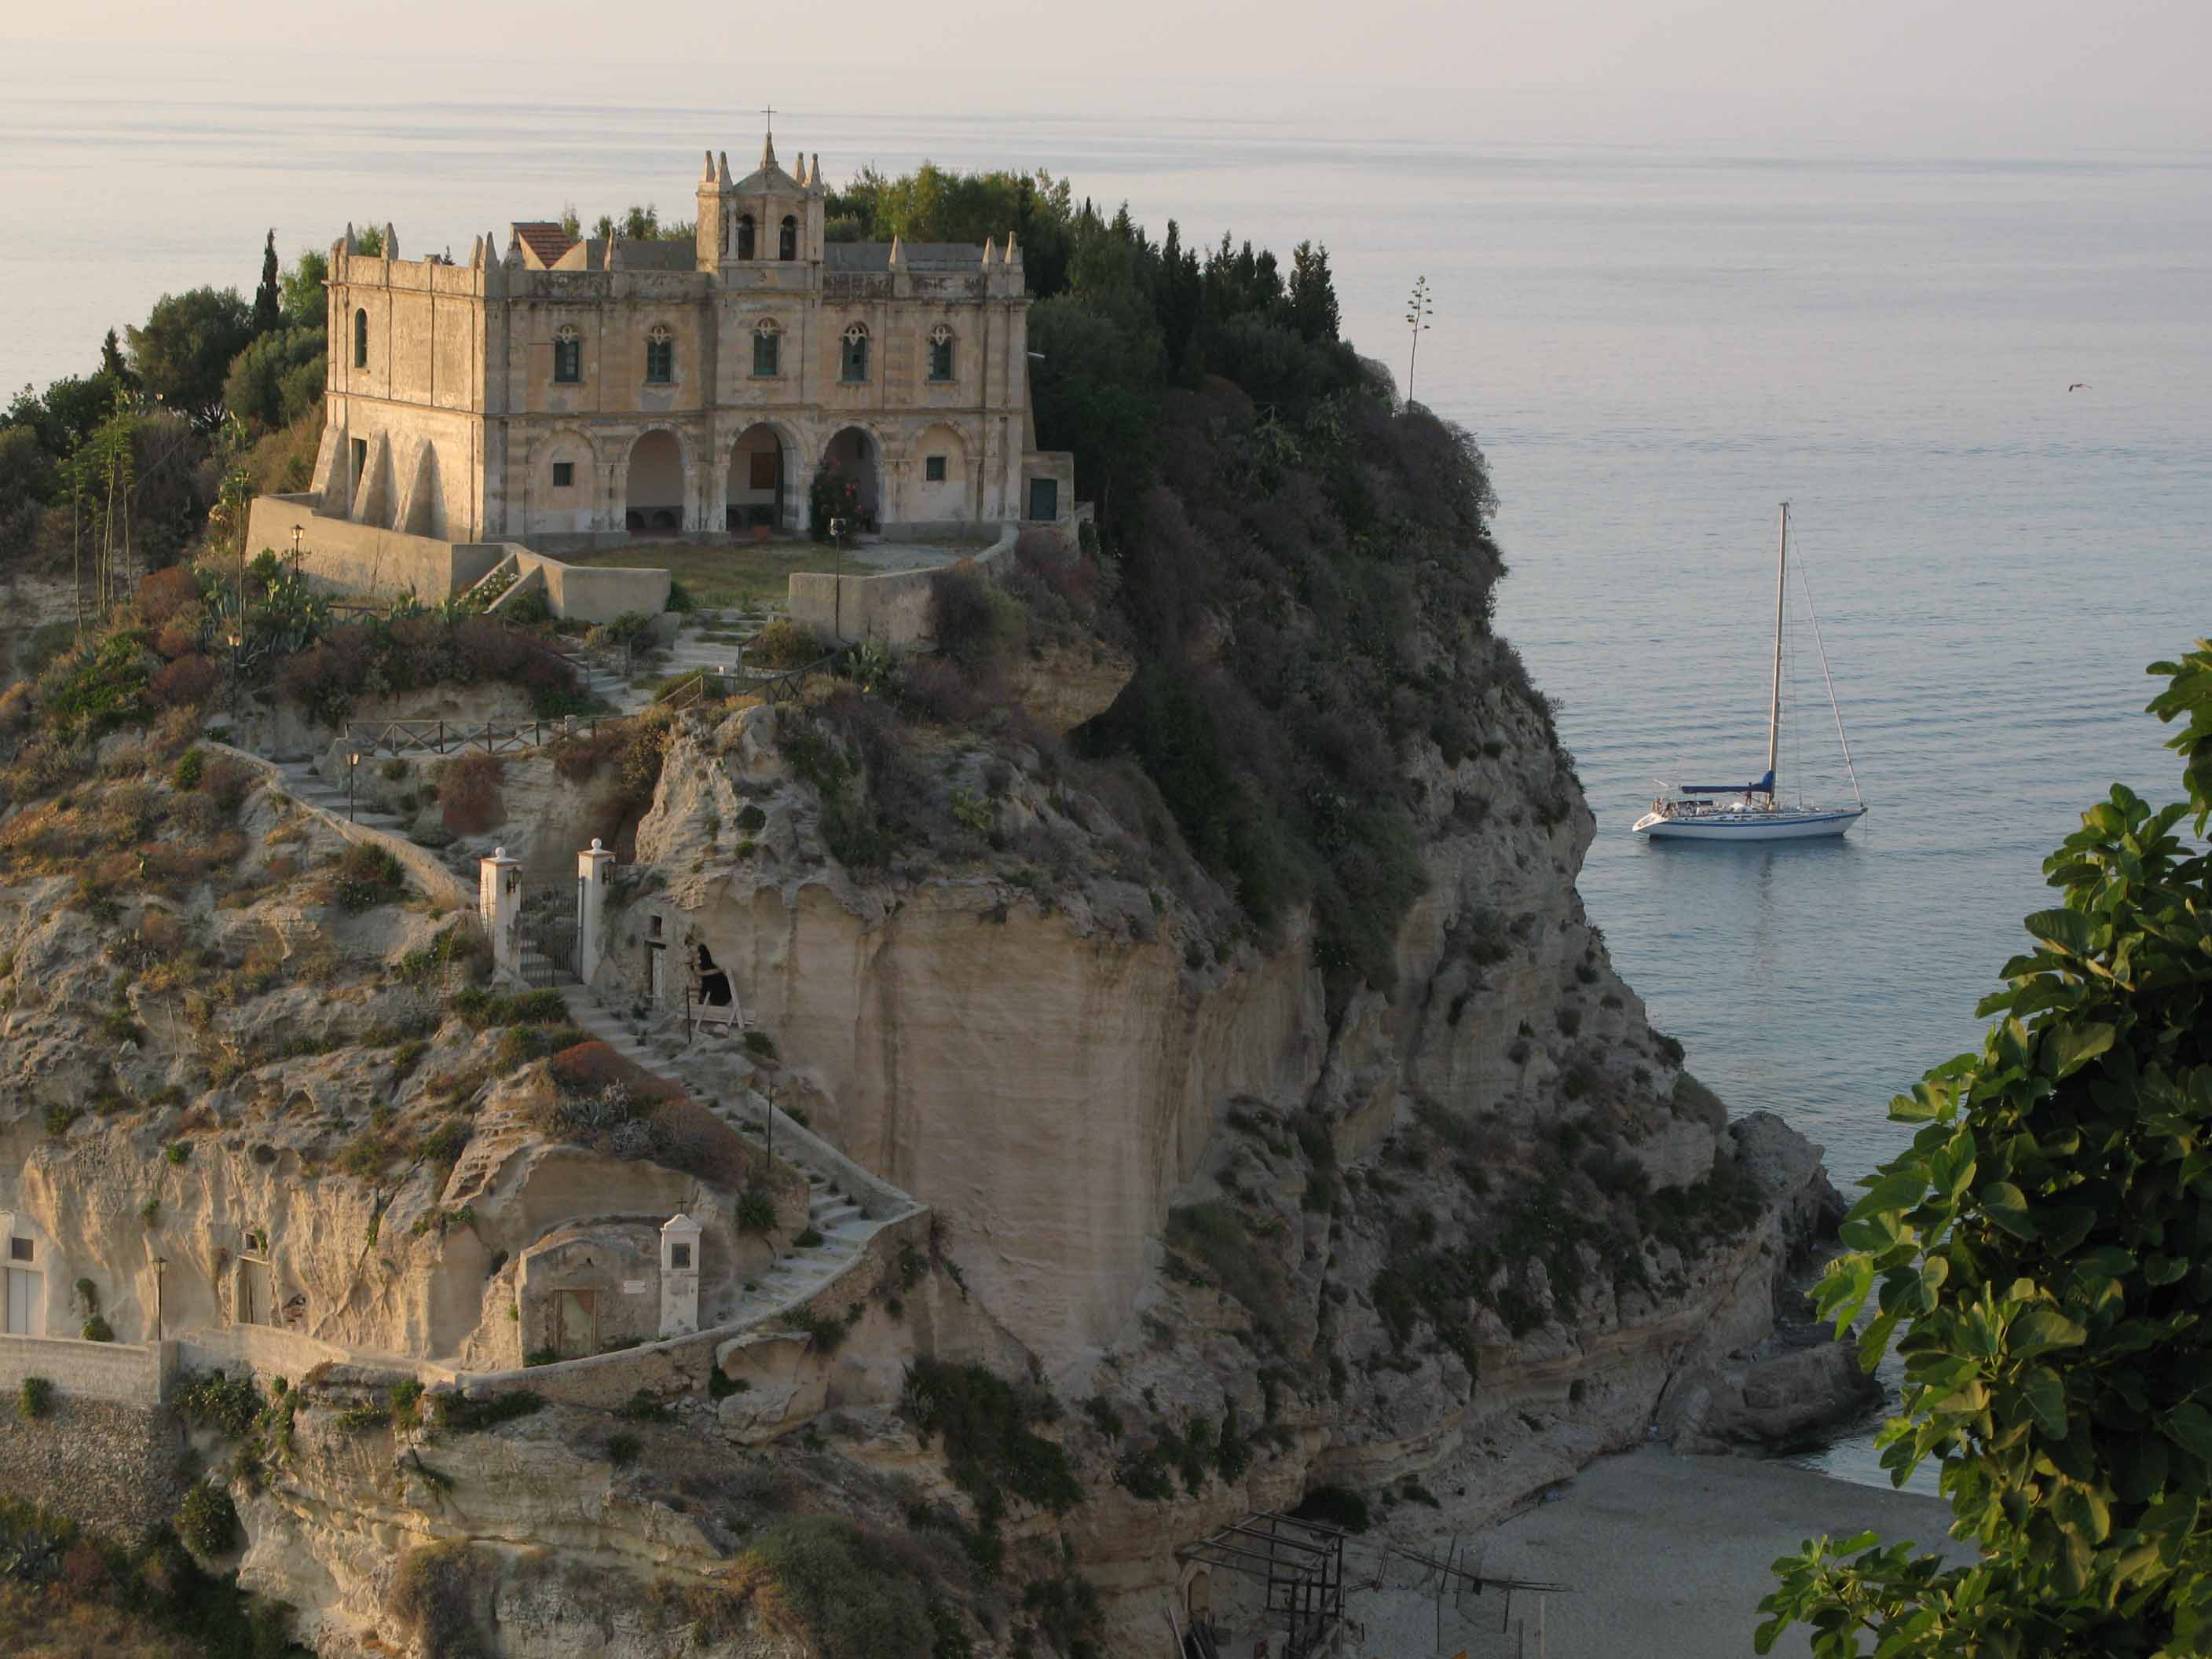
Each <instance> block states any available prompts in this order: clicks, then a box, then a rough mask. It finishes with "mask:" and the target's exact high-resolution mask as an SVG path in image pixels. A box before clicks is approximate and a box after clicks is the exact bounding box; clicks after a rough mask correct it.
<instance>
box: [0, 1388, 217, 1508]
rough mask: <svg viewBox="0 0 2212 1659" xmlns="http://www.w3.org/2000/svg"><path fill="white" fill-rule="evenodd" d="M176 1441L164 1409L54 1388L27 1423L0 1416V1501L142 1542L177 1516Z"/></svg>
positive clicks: (10, 1413)
mask: <svg viewBox="0 0 2212 1659" xmlns="http://www.w3.org/2000/svg"><path fill="white" fill-rule="evenodd" d="M11 1403H12V1402H11ZM183 1449H184V1436H183V1433H182V1431H181V1430H180V1429H179V1425H178V1423H177V1419H176V1418H175V1416H174V1414H173V1413H171V1412H170V1410H169V1409H168V1407H165V1406H143V1405H128V1404H125V1403H124V1402H122V1401H113V1400H98V1399H94V1398H93V1397H92V1396H91V1395H82V1394H72V1393H70V1391H69V1390H68V1389H64V1388H59V1387H58V1388H57V1389H56V1390H55V1394H54V1401H53V1404H52V1408H51V1409H50V1410H49V1412H48V1413H47V1415H46V1416H45V1417H42V1418H40V1419H36V1420H35V1421H32V1420H27V1419H25V1418H24V1417H23V1415H22V1414H21V1413H20V1412H17V1411H15V1410H12V1409H10V1410H6V1411H0V1495H5V1496H6V1497H9V1498H16V1499H19V1500H21V1501H23V1502H26V1503H33V1504H40V1505H42V1506H44V1507H45V1508H46V1509H49V1510H54V1511H55V1512H56V1513H58V1514H61V1515H66V1516H69V1517H70V1519H71V1520H73V1521H76V1522H78V1523H80V1524H81V1525H82V1526H84V1527H87V1528H90V1529H91V1530H93V1531H94V1532H98V1533H100V1534H104V1535H105V1536H107V1537H110V1538H123V1539H132V1540H135V1539H138V1538H142V1537H143V1536H144V1535H145V1534H147V1533H149V1532H150V1531H152V1530H153V1529H154V1528H155V1527H158V1526H161V1525H163V1524H165V1523H166V1522H167V1521H168V1519H169V1518H170V1516H173V1515H174V1514H175V1513H176V1511H177V1503H178V1500H179V1498H182V1497H183V1495H184V1486H183V1483H182V1482H180V1481H179V1480H178V1478H177V1462H178V1454H179V1452H180V1451H182V1450H183Z"/></svg>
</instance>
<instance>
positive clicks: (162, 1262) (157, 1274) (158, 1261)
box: [154, 1255, 169, 1342]
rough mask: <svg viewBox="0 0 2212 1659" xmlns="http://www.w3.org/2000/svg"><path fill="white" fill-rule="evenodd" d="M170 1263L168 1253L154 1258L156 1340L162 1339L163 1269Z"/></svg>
mask: <svg viewBox="0 0 2212 1659" xmlns="http://www.w3.org/2000/svg"><path fill="white" fill-rule="evenodd" d="M168 1265H169V1258H168V1257H167V1256H166V1255H157V1256H155V1258H154V1340H155V1341H156V1342H159V1341H160V1340H161V1270H162V1269H163V1268H164V1267H167V1266H168Z"/></svg>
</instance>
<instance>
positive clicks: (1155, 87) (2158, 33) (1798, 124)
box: [0, 0, 2212, 149]
mask: <svg viewBox="0 0 2212 1659" xmlns="http://www.w3.org/2000/svg"><path fill="white" fill-rule="evenodd" d="M341 17H343V18H344V19H346V20H347V21H343V22H341V21H339V20H340V19H341ZM341 34H343V36H344V37H345V38H344V40H343V41H341V40H340V39H339V38H338V37H339V36H340V35H341ZM8 36H15V37H18V38H21V37H40V38H46V39H54V38H69V39H80V40H106V41H117V42H121V41H136V42H143V43H147V44H153V43H157V42H168V41H173V42H176V43H180V44H190V45H191V46H232V47H239V48H246V49H248V50H250V51H253V52H257V53H266V52H272V51H274V52H281V53H282V55H283V57H284V58H286V59H287V60H288V61H295V62H296V63H297V64H298V66H299V70H300V73H301V76H302V77H303V79H309V80H312V79H313V77H315V76H319V75H329V76H339V77H343V84H344V85H346V86H347V87H348V88H349V90H350V91H351V92H352V93H353V94H355V95H356V96H362V95H368V96H373V95H374V88H375V86H376V85H377V83H378V82H379V81H380V80H383V79H389V80H390V83H391V84H393V85H394V86H395V87H406V88H413V87H414V86H415V85H416V77H417V76H420V75H423V74H435V75H436V76H438V78H439V79H440V80H441V82H445V81H446V78H447V76H451V77H452V81H451V84H453V86H454V87H455V88H457V89H459V88H465V87H467V86H468V85H470V84H474V85H476V86H477V87H479V88H482V89H483V92H484V94H486V95H487V96H488V97H490V98H492V99H494V100H501V101H504V100H506V99H507V98H511V97H513V95H515V94H518V93H526V91H527V88H528V87H529V84H530V83H529V80H528V76H529V74H530V73H531V72H532V62H533V61H537V62H542V63H544V64H547V65H548V66H553V65H557V67H558V70H559V71H560V72H559V73H558V74H557V75H556V76H555V77H554V79H555V81H556V82H557V83H558V84H559V85H561V86H563V87H567V86H570V85H575V84H579V83H581V84H585V85H592V86H597V87H599V88H603V89H604V90H605V92H606V93H608V94H613V95H616V96H619V97H621V98H623V100H624V101H631V100H636V99H639V98H649V97H650V96H652V95H653V90H654V89H655V88H660V89H662V90H664V91H665V92H666V93H667V94H671V95H680V96H682V97H684V98H685V99H687V100H697V99H698V98H700V97H701V96H702V95H705V96H709V97H712V98H714V99H715V100H717V101H720V100H721V99H722V98H726V99H728V100H729V101H730V103H731V104H732V106H738V107H744V106H750V105H755V104H757V103H758V102H760V101H763V98H764V97H765V96H766V95H767V94H769V93H770V92H772V91H773V90H775V86H776V76H777V74H778V72H779V71H789V72H791V73H792V75H793V80H792V81H791V82H787V83H786V84H785V86H784V87H783V90H784V92H785V94H786V96H787V98H789V99H791V100H792V101H794V102H799V103H801V104H811V105H814V106H817V109H818V108H820V107H821V106H824V105H825V104H826V103H827V102H828V100H829V97H830V96H833V95H834V94H833V93H832V92H831V90H830V89H831V88H834V87H836V86H840V85H842V86H846V87H849V88H850V89H851V93H852V94H853V95H854V96H855V97H860V96H868V97H872V98H892V99H895V100H896V101H897V102H898V103H899V104H901V105H902V106H905V107H907V108H910V109H928V108H935V107H944V106H947V105H954V104H965V105H967V106H970V107H974V106H976V105H977V104H979V103H980V104H981V105H982V106H985V107H991V108H995V109H998V110H1000V111H1002V112H1013V111H1017V110H1019V111H1024V112H1027V111H1032V110H1039V109H1049V108H1051V107H1053V106H1055V105H1056V104H1057V105H1059V106H1062V107H1066V108H1069V109H1072V110H1073V109H1079V110H1081V111H1082V112H1085V113H1086V114H1090V115H1093V116H1096V115H1099V114H1104V113H1108V112H1110V111H1111V110H1112V109H1113V108H1114V107H1115V105H1116V104H1126V105H1127V107H1128V109H1129V110H1130V112H1131V113H1132V114H1133V115H1141V114H1144V113H1147V112H1173V111H1174V110H1175V109H1176V108H1177V107H1179V106H1180V107H1184V108H1188V107H1189V106H1190V104H1191V101H1192V100H1214V101H1218V103H1219V104H1220V105H1222V106H1227V107H1228V108H1229V109H1231V110H1234V109H1236V108H1237V107H1258V106H1269V107H1272V108H1273V109H1275V110H1279V109H1280V108H1281V106H1283V104H1285V102H1289V103H1293V104H1295V103H1297V102H1298V101H1300V100H1305V101H1310V104H1311V106H1312V107H1313V109H1314V110H1315V112H1316V117H1317V118H1318V117H1322V116H1326V115H1328V114H1330V113H1333V112H1336V111H1339V110H1344V109H1357V108H1358V107H1361V106H1363V105H1365V104H1367V103H1368V102H1369V100H1372V99H1375V98H1376V97H1377V96H1384V97H1387V94H1388V93H1389V89H1391V88H1396V89H1398V90H1399V91H1400V92H1401V94H1402V93H1404V92H1405V91H1406V90H1407V89H1410V88H1437V89H1439V90H1443V89H1451V90H1453V91H1455V92H1457V93H1459V94H1462V96H1463V95H1464V94H1468V93H1486V94H1505V95H1506V96H1508V97H1509V98H1510V99H1511V100H1513V102H1512V104H1511V105H1510V106H1504V107H1501V106H1496V105H1494V104H1492V103H1490V102H1489V101H1488V100H1483V99H1470V100H1466V101H1465V102H1462V103H1454V102H1451V101H1449V100H1424V101H1422V102H1421V104H1420V106H1419V107H1418V108H1417V109H1406V108H1403V107H1401V108H1399V109H1397V110H1396V111H1395V112H1396V113H1399V114H1403V115H1407V116H1409V117H1413V118H1419V119H1420V120H1422V122H1423V123H1424V124H1425V125H1426V124H1431V123H1434V124H1440V125H1441V124H1449V123H1450V122H1452V121H1454V120H1455V119H1457V118H1462V117H1463V118H1468V119H1470V120H1480V118H1482V117H1483V116H1484V115H1485V114H1486V113H1487V114H1491V115H1492V116H1499V115H1504V114H1509V113H1510V114H1511V115H1513V116H1514V118H1516V119H1517V118H1521V112H1522V111H1523V109H1524V108H1525V109H1526V110H1527V112H1528V114H1529V115H1530V116H1531V118H1537V117H1541V116H1542V115H1543V113H1544V112H1546V110H1547V109H1548V110H1549V111H1550V113H1551V115H1552V117H1553V118H1552V119H1550V120H1547V123H1546V125H1552V126H1553V127H1554V129H1555V132H1558V133H1562V134H1563V133H1564V132H1565V131H1569V130H1572V129H1575V128H1577V127H1583V128H1591V129H1593V131H1592V136H1593V137H1610V136H1612V135H1611V134H1610V133H1609V132H1608V131H1606V129H1607V128H1609V127H1612V126H1613V125H1616V124H1619V125H1629V126H1632V127H1633V128H1634V129H1635V130H1636V131H1638V133H1639V134H1640V135H1641V136H1644V137H1654V138H1661V139H1663V138H1665V137H1669V136H1674V135H1672V134H1670V132H1669V131H1668V129H1669V127H1670V126H1675V125H1679V127H1680V136H1681V137H1689V138H1701V137H1714V136H1721V134H1722V132H1723V131H1729V130H1733V129H1735V128H1737V127H1740V126H1741V125H1742V124H1744V123H1746V122H1748V123H1751V124H1752V125H1753V127H1754V129H1771V130H1772V131H1774V132H1775V134H1776V136H1777V137H1785V136H1792V135H1794V136H1799V137H1812V138H1814V139H1819V138H1824V137H1836V138H1858V139H1863V138H1867V137H1878V136H1880V135H1881V133H1883V132H1884V131H1888V130H1891V129H1894V130H1895V131H1896V132H1897V134H1898V135H1899V137H1901V138H1903V139H1905V141H1906V142H1907V143H1910V142H1911V141H1912V140H1913V139H1914V138H1916V137H1924V139H1925V140H1926V141H1927V142H1930V143H1939V144H1940V143H1957V142H1972V140H1973V139H1974V138H1975V137H1976V136H1977V135H1985V136H1987V137H1990V138H1991V139H1992V140H1994V141H1995V142H1996V143H1997V144H1999V145H2001V146H2002V147H2007V148H2015V149H2017V148H2021V147H2028V148H2033V147H2034V146H2036V145H2037V144H2038V143H2048V144H2050V145H2052V146H2055V147H2065V148H2075V147H2080V146H2082V145H2103V144H2113V145H2123V146H2130V147H2139V146H2151V147H2157V148H2166V147H2172V148H2177V149H2196V148H2200V147H2202V146H2203V145H2205V144H2207V143H2212V95H2208V94H2207V92H2206V90H2205V86H2204V81H2205V74H2206V70H2207V67H2208V65H2212V3H2207V0H1703V3H1696V0H1672V3H1666V0H1468V3H1448V0H1440V3H1429V4H1414V3H1408V0H1354V3H1349V4H1347V3H1345V0H1276V3H1273V4H1266V5H1261V4H1252V3H1241V0H1240V3H1230V4H1222V3H1206V0H1111V3H1107V4H1103V5H1101V4H1092V5H1072V4H1064V3H1063V4H1045V5H1039V4H1035V3H1025V0H952V3H951V4H945V3H943V0H939V3H934V4H915V3H909V0H897V3H893V0H835V3H832V4H828V5H809V4H794V3H781V4H770V5H765V6H762V5H754V6H743V7H740V6H737V5H733V4H732V3H730V0H659V3H652V0H646V3H613V4H610V3H607V0H532V4H530V5H528V6H525V7H514V6H507V5H498V6H493V5H487V4H482V3H472V0H379V3H378V4H377V5H375V6H374V7H373V8H368V9H365V10H359V11H353V12H344V13H339V12H327V11H321V10H316V9H312V8H311V9H308V10H306V11H303V10H301V8H300V7H299V6H298V5H297V3H296V0H198V3H191V4H186V3H181V0H167V3H160V4H155V3H148V0H136V3H134V0H71V3H69V4H66V5H55V4H52V3H51V0H0V38H4V37H8ZM364 54H374V55H373V56H364ZM194 55H195V56H197V54H194ZM654 64H659V65H660V66H661V68H660V71H659V74H658V75H656V74H655V72H654V71H653V68H652V66H653V65H654ZM1163 82H1180V83H1182V84H1181V85H1180V86H1178V87H1175V88H1169V87H1166V86H1164V85H1163V84H1162V83H1163ZM257 84H258V86H260V87H263V88H267V87H268V86H269V83H268V82H265V81H263V82H258V83H257V82H254V81H252V80H242V81H241V82H240V87H239V90H240V92H241V93H243V92H244V91H245V90H246V88H248V87H252V86H255V85H257ZM270 90H272V91H278V90H281V88H270ZM1736 136H1741V134H1738V135H1736ZM1753 136H1758V134H1757V132H1756V131H1754V133H1753Z"/></svg>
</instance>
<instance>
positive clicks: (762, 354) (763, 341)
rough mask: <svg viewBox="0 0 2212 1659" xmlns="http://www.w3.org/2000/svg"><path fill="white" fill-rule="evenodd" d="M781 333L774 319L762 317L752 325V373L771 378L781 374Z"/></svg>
mask: <svg viewBox="0 0 2212 1659" xmlns="http://www.w3.org/2000/svg"><path fill="white" fill-rule="evenodd" d="M782 347H783V332H782V331H781V330H780V329H779V328H777V327H776V325H775V318H773V317H763V318H762V319H760V321H759V322H757V323H756V324H755V325H753V373H754V374H757V375H760V376H762V377H763V378H773V377H774V376H775V375H776V374H781V372H782V364H781V351H782Z"/></svg>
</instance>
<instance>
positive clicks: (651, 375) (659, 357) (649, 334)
mask: <svg viewBox="0 0 2212 1659" xmlns="http://www.w3.org/2000/svg"><path fill="white" fill-rule="evenodd" d="M645 378H646V380H647V382H648V383H650V384H651V385H653V386H666V385H667V384H668V383H669V382H670V381H671V380H674V379H675V378H676V334H675V331H674V330H672V329H671V328H670V327H669V326H668V325H667V324H665V323H655V324H654V325H653V326H652V327H651V328H649V329H647V330H646V331H645Z"/></svg>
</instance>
